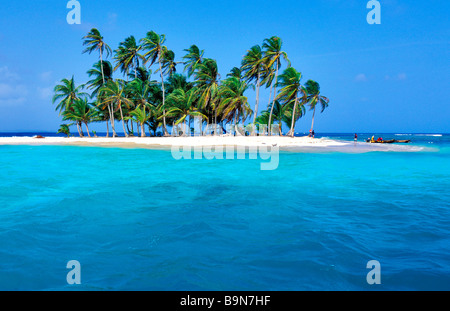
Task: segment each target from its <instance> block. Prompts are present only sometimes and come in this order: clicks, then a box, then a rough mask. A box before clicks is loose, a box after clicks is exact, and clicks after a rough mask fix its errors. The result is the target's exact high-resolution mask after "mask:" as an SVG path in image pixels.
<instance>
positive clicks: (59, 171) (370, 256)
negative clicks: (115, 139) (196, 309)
mask: <svg viewBox="0 0 450 311" xmlns="http://www.w3.org/2000/svg"><path fill="white" fill-rule="evenodd" d="M38 134H40V133H38ZM400 134H401V133H400ZM0 136H2V135H0ZM3 136H11V133H9V134H8V135H3ZM322 136H326V137H329V138H333V139H346V140H352V138H353V134H329V135H322ZM366 136H367V137H369V136H371V135H369V134H367V135H366ZM366 136H364V134H360V138H361V139H362V138H366ZM383 138H386V139H388V138H396V139H411V140H412V145H411V146H415V147H428V148H427V149H424V151H419V152H363V153H351V152H350V153H347V152H346V153H343V152H334V151H333V152H325V153H314V152H307V153H293V152H281V154H280V157H279V165H278V168H277V169H276V170H272V171H261V170H260V164H261V162H262V161H263V160H260V159H257V160H249V159H247V160H239V159H235V160H206V159H202V160H175V159H174V158H173V157H172V155H171V152H170V151H165V150H148V149H120V148H97V147H71V146H0V290H72V289H84V290H450V191H449V189H450V135H445V134H444V135H424V134H421V135H411V134H402V135H399V134H397V135H394V134H390V135H388V134H383ZM430 147H431V148H430ZM70 260H77V261H79V262H80V264H81V283H82V284H81V285H78V286H75V287H74V286H73V285H68V284H67V281H66V275H67V273H68V272H69V271H70V269H67V268H66V264H67V262H68V261H70ZM370 260H377V261H379V262H380V265H381V284H380V285H369V284H368V283H367V281H366V276H367V274H368V273H369V271H370V270H371V269H368V268H367V267H366V265H367V262H368V261H370Z"/></svg>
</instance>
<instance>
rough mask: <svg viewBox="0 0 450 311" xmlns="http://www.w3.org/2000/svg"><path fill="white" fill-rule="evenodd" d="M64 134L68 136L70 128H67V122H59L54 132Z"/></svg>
mask: <svg viewBox="0 0 450 311" xmlns="http://www.w3.org/2000/svg"><path fill="white" fill-rule="evenodd" d="M59 133H61V134H64V135H67V137H70V129H69V124H61V125H60V126H59V129H58V131H57V132H56V134H59Z"/></svg>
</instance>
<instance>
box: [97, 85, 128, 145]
mask: <svg viewBox="0 0 450 311" xmlns="http://www.w3.org/2000/svg"><path fill="white" fill-rule="evenodd" d="M100 91H101V92H103V93H104V95H105V98H104V102H105V103H106V104H111V105H112V106H113V107H114V105H116V106H117V109H118V110H119V111H120V118H121V120H122V126H123V132H124V134H125V136H126V137H128V133H127V131H126V129H125V122H124V118H123V110H122V105H123V106H125V107H131V106H132V105H133V102H132V101H131V100H130V99H129V98H127V97H126V94H125V82H124V81H123V80H117V81H113V80H110V81H108V83H106V85H105V86H104V87H102V88H101V89H100Z"/></svg>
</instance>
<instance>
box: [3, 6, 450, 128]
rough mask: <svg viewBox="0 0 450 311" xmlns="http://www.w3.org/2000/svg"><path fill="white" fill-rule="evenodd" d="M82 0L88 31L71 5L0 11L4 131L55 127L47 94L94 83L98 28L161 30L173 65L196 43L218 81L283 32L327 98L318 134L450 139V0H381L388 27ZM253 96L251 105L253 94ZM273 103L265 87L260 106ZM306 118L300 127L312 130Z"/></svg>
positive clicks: (108, 33) (248, 10) (336, 18)
mask: <svg viewBox="0 0 450 311" xmlns="http://www.w3.org/2000/svg"><path fill="white" fill-rule="evenodd" d="M79 2H80V3H81V25H69V24H67V22H66V15H67V13H68V12H69V9H67V8H66V4H67V1H65V0H59V1H53V0H47V1H26V0H21V1H10V2H5V1H4V2H3V3H2V4H1V7H2V8H1V10H0V132H5V131H51V132H53V131H56V130H57V128H58V126H59V124H60V123H62V122H61V120H60V117H59V116H58V113H57V112H55V111H54V106H53V105H52V103H51V97H52V89H53V87H54V86H55V84H56V83H57V82H58V81H60V80H61V79H62V78H70V77H71V76H72V75H74V76H75V81H76V83H77V84H81V83H84V82H86V81H87V80H88V77H87V74H86V71H87V70H88V69H90V68H91V66H92V64H93V63H94V62H96V61H97V60H98V56H97V55H94V54H92V55H87V54H82V53H81V52H82V49H83V47H82V40H81V38H82V37H83V36H84V35H85V34H86V33H87V32H88V31H89V30H90V29H91V28H92V27H96V28H98V29H99V30H100V31H101V33H102V35H103V36H104V38H105V40H106V41H107V43H108V44H109V45H110V46H111V47H112V48H113V49H115V48H117V46H118V44H119V42H121V41H123V40H124V39H125V38H126V37H127V36H129V35H134V36H135V37H136V38H138V39H139V38H142V37H144V36H145V34H146V32H147V31H150V30H154V31H156V32H157V33H161V34H165V35H166V37H167V41H166V45H167V46H168V48H169V49H172V50H173V51H174V52H175V53H176V60H177V61H181V57H182V56H183V55H184V52H183V49H186V48H188V47H189V46H190V45H192V44H196V45H198V46H199V47H200V48H201V49H204V50H205V57H209V58H214V59H216V60H217V62H218V66H219V71H220V73H221V76H222V77H225V76H226V74H227V73H228V72H229V70H230V69H231V68H232V67H234V66H239V65H240V62H241V58H242V56H243V55H244V54H245V52H246V50H247V49H249V48H250V47H251V46H253V45H255V44H261V43H262V41H263V40H264V38H268V37H270V36H273V35H276V36H279V37H281V38H282V40H283V47H284V51H286V52H287V54H288V56H289V58H290V60H291V63H292V66H293V67H295V68H296V69H297V70H299V71H301V72H302V74H303V80H302V81H303V82H306V81H307V80H308V79H313V80H316V81H318V82H319V83H320V85H321V91H322V94H323V95H325V96H327V97H329V98H330V106H329V108H328V109H327V110H326V111H325V112H324V113H323V114H318V115H316V121H315V130H316V132H317V133H319V132H396V133H398V132H422V133H431V132H434V133H443V132H450V122H449V119H450V105H449V96H448V95H449V91H448V90H449V87H448V86H449V85H450V78H449V72H450V70H449V69H450V52H449V51H450V25H449V22H448V20H449V16H450V4H449V3H448V2H446V1H436V0H430V1H416V0H409V1H406V0H380V3H381V25H369V24H368V23H367V21H366V16H367V13H368V12H369V9H367V8H366V3H367V1H365V0H315V1H302V0H296V1H282V0H280V1H265V0H260V1H254V0H228V1H221V0H217V1H204V0H199V1H173V0H172V1H171V0H166V1H148V0H147V1H140V0H138V1H114V0H110V1H104V0H96V1H92V0H89V1H88V0H79ZM182 71H183V66H182V65H179V66H178V72H182ZM115 77H120V74H119V73H117V74H116V76H115ZM247 96H248V98H249V100H250V102H251V103H252V105H253V104H254V101H255V98H254V92H253V91H249V92H248V94H247ZM267 101H268V91H265V90H264V91H262V94H261V103H262V104H261V106H262V107H261V109H265V108H266V107H267ZM311 116H312V113H308V114H307V115H306V116H305V117H304V118H302V119H301V120H300V121H299V122H298V123H297V126H296V131H298V132H306V131H308V129H309V127H310V124H311ZM92 128H93V129H97V130H100V131H103V130H104V128H105V126H104V125H94V126H92ZM117 128H120V126H118V127H117Z"/></svg>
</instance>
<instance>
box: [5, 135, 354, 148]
mask: <svg viewBox="0 0 450 311" xmlns="http://www.w3.org/2000/svg"><path fill="white" fill-rule="evenodd" d="M0 145H78V146H86V145H92V146H113V147H143V148H145V147H171V146H246V147H253V146H269V145H270V146H278V147H279V148H285V147H308V146H317V147H329V146H343V145H346V143H345V142H339V141H336V140H331V139H325V138H320V139H318V138H311V137H286V136H198V137H128V138H126V137H115V138H112V137H92V138H89V137H83V138H81V137H70V138H66V137H45V138H35V137H0Z"/></svg>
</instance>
